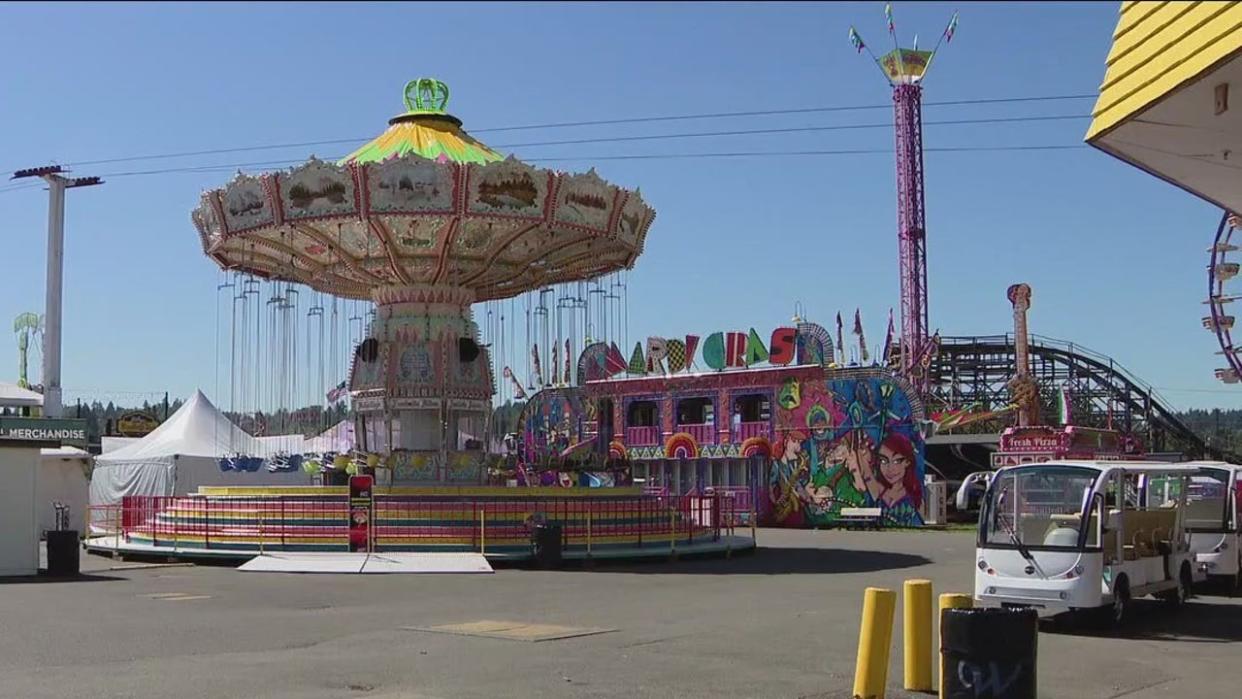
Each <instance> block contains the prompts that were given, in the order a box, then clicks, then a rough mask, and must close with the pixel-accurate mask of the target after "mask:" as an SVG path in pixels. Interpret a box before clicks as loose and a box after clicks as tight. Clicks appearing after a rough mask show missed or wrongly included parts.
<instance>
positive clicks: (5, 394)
mask: <svg viewBox="0 0 1242 699" xmlns="http://www.w3.org/2000/svg"><path fill="white" fill-rule="evenodd" d="M41 405H43V394H42V393H37V392H35V391H32V390H30V389H28V388H22V387H21V386H18V385H17V384H11V383H4V382H0V408H36V407H39V406H41Z"/></svg>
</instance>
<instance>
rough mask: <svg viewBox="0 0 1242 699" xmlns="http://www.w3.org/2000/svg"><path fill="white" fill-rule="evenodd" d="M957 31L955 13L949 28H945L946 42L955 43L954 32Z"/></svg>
mask: <svg viewBox="0 0 1242 699" xmlns="http://www.w3.org/2000/svg"><path fill="white" fill-rule="evenodd" d="M955 31H957V13H956V12H954V13H953V17H952V19H950V20H949V26H947V27H945V28H944V40H945V41H947V42H949V43H953V32H955Z"/></svg>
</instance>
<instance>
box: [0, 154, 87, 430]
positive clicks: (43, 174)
mask: <svg viewBox="0 0 1242 699" xmlns="http://www.w3.org/2000/svg"><path fill="white" fill-rule="evenodd" d="M66 172H68V170H66V169H65V168H62V167H61V166H59V165H48V166H45V167H36V168H30V169H27V170H18V171H17V172H15V173H13V177H12V179H15V180H18V179H23V178H27V177H39V178H42V179H43V181H44V182H47V187H48V203H47V297H46V308H45V309H44V323H45V325H44V330H43V377H42V378H43V415H44V417H61V416H62V414H63V412H64V411H63V407H62V403H61V386H60V329H61V296H62V291H63V289H64V280H63V277H64V271H65V190H66V189H72V188H74V187H90V186H93V185H97V184H103V180H101V179H99V178H98V177H65V176H64V173H66Z"/></svg>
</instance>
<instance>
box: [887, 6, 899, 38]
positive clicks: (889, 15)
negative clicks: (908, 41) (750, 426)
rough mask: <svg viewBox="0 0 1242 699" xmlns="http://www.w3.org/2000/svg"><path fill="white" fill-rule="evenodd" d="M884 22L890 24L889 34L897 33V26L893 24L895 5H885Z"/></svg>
mask: <svg viewBox="0 0 1242 699" xmlns="http://www.w3.org/2000/svg"><path fill="white" fill-rule="evenodd" d="M884 21H885V22H888V33H889V34H892V33H893V32H895V31H897V27H896V25H894V24H893V3H891V2H886V3H884Z"/></svg>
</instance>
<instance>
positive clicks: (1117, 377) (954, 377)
mask: <svg viewBox="0 0 1242 699" xmlns="http://www.w3.org/2000/svg"><path fill="white" fill-rule="evenodd" d="M1030 337H1031V348H1030V351H1031V375H1032V376H1033V377H1034V378H1035V379H1036V380H1037V381H1038V382H1039V385H1040V387H1041V401H1040V402H1041V404H1042V406H1043V415H1042V417H1043V420H1044V424H1056V419H1057V415H1056V409H1055V406H1056V404H1057V392H1058V391H1059V390H1060V389H1061V387H1062V386H1068V387H1069V393H1070V400H1071V405H1072V411H1073V412H1072V416H1071V417H1072V422H1073V424H1076V425H1083V426H1086V427H1101V428H1104V427H1111V428H1113V429H1118V430H1122V431H1125V432H1129V433H1132V434H1135V435H1138V436H1140V437H1141V438H1142V439H1143V443H1144V445H1145V446H1146V447H1147V450H1148V451H1149V452H1166V451H1180V452H1182V453H1183V454H1185V455H1186V456H1188V457H1202V456H1208V457H1212V458H1226V459H1230V460H1232V458H1231V457H1233V458H1236V456H1235V455H1233V454H1229V453H1225V452H1222V451H1221V450H1219V449H1216V448H1213V447H1212V446H1211V445H1209V444H1208V443H1207V442H1206V441H1205V440H1204V438H1203V437H1202V436H1200V435H1199V434H1197V433H1196V432H1195V431H1194V430H1192V429H1190V428H1189V427H1188V426H1187V425H1186V424H1185V423H1184V422H1182V420H1181V419H1180V418H1179V417H1178V415H1177V412H1176V411H1175V410H1174V409H1173V407H1172V406H1171V405H1170V403H1169V402H1168V401H1167V400H1166V399H1164V397H1162V396H1161V395H1160V394H1159V393H1158V392H1157V391H1156V390H1155V389H1154V388H1153V387H1152V386H1151V384H1148V383H1147V382H1145V381H1143V380H1141V379H1139V378H1138V377H1137V376H1135V375H1134V374H1133V373H1132V372H1130V371H1129V370H1127V369H1126V368H1125V367H1123V366H1121V365H1120V364H1118V363H1117V362H1116V361H1114V360H1113V359H1112V358H1110V357H1107V356H1105V355H1103V354H1100V353H1099V352H1093V351H1092V350H1089V349H1087V348H1085V347H1083V346H1081V345H1076V344H1074V343H1072V342H1065V341H1062V340H1056V339H1053V338H1048V337H1043V336H1040V335H1031V336H1030ZM1013 355H1014V348H1013V335H1012V334H1006V335H990V336H983V337H943V338H941V343H940V352H939V354H938V355H937V356H936V357H935V358H934V359H933V360H932V363H931V366H930V367H929V369H930V377H931V381H930V387H929V388H930V393H929V396H928V398H929V400H928V403H929V409H930V410H933V411H934V410H937V409H940V410H943V409H946V408H950V409H953V408H963V407H966V406H969V405H974V404H981V405H983V406H986V407H988V408H990V409H996V408H998V407H1001V406H1004V405H1006V404H1007V403H1008V389H1007V388H1006V384H1007V382H1008V381H1009V380H1010V379H1011V378H1013V371H1014V356H1013ZM1001 426H1002V425H1001V423H1000V422H999V421H997V422H996V423H995V424H988V423H986V422H985V423H976V424H975V425H972V426H971V428H972V429H970V430H969V431H971V432H988V431H998V430H999V429H1000V428H1001Z"/></svg>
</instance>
